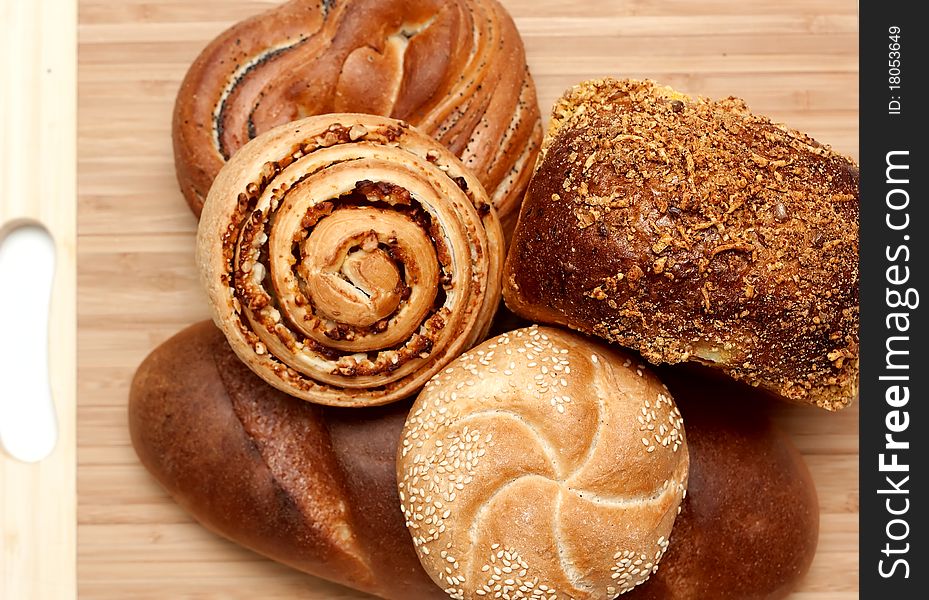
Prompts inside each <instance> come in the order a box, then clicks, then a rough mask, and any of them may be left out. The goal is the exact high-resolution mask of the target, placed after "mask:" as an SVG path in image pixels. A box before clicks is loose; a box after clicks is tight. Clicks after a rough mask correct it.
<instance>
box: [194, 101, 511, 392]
mask: <svg viewBox="0 0 929 600" xmlns="http://www.w3.org/2000/svg"><path fill="white" fill-rule="evenodd" d="M197 244H198V258H197V260H198V264H199V266H200V272H201V279H202V282H203V285H204V287H205V288H206V290H207V292H208V294H209V298H210V303H211V307H212V309H213V315H214V320H215V321H216V323H217V324H218V325H219V326H220V328H221V329H222V330H223V331H224V333H225V334H226V337H227V338H228V339H229V341H230V344H231V345H232V348H233V349H234V350H235V351H236V353H237V354H238V355H239V357H240V358H241V359H242V360H243V361H244V362H245V363H246V364H247V365H248V366H249V367H251V368H252V369H253V370H254V371H255V372H256V373H258V374H259V375H260V376H261V377H262V378H264V379H265V381H267V382H268V383H270V384H271V385H273V386H275V387H277V388H278V389H280V390H282V391H285V392H287V393H289V394H291V395H293V396H296V397H299V398H303V399H305V400H311V401H313V402H318V403H320V404H332V405H342V406H362V405H377V404H385V403H388V402H393V401H396V400H399V399H402V398H405V397H408V396H410V395H411V394H413V393H415V392H416V390H418V389H419V388H420V387H422V385H423V384H424V383H425V382H426V381H427V380H428V379H429V377H431V376H432V375H433V374H435V373H436V372H437V371H438V370H439V369H441V368H442V367H443V366H444V365H445V364H447V363H448V362H449V361H451V360H452V359H454V358H455V357H456V356H457V355H458V354H460V353H461V352H462V351H464V350H465V349H467V348H469V347H471V346H472V345H474V344H475V343H476V342H477V341H479V339H481V338H482V337H483V336H484V335H485V334H486V333H487V330H488V328H489V327H490V323H491V320H492V318H493V314H494V311H495V310H496V308H497V305H498V303H499V297H500V273H501V270H502V261H503V234H502V231H501V229H500V224H499V221H498V220H497V217H496V214H495V211H494V209H493V208H492V206H491V205H490V201H489V199H488V198H487V196H486V194H485V193H484V189H483V188H482V187H481V184H480V182H478V181H477V179H476V178H475V176H474V175H473V174H472V173H471V172H470V171H469V170H467V169H466V168H465V167H464V166H463V165H462V164H461V162H460V161H459V160H458V159H457V158H456V157H455V156H454V155H453V154H452V153H451V152H449V151H448V150H446V149H445V148H444V147H443V146H442V145H441V144H439V143H437V142H436V141H434V140H432V139H431V138H429V137H426V136H425V135H423V134H421V133H419V132H418V131H416V130H415V129H413V128H411V127H410V126H409V125H407V124H406V123H404V122H402V121H396V120H393V119H388V118H386V117H376V116H370V115H358V114H333V115H322V116H316V117H309V118H307V119H302V120H299V121H294V122H291V123H287V124H285V125H282V126H281V127H278V128H276V129H273V130H271V131H269V132H267V133H265V134H263V135H261V136H259V137H258V138H256V139H255V140H253V141H252V142H250V143H249V144H247V145H246V146H245V147H243V148H242V149H241V150H239V151H238V152H237V153H236V154H235V156H234V157H233V158H232V159H231V160H230V161H229V163H228V164H227V165H226V167H225V168H223V170H222V171H221V172H220V174H219V176H218V177H217V178H216V180H215V182H214V184H213V187H212V188H211V189H210V194H209V196H208V197H207V201H206V203H205V205H204V207H203V215H202V218H201V220H200V227H199V231H198V240H197Z"/></svg>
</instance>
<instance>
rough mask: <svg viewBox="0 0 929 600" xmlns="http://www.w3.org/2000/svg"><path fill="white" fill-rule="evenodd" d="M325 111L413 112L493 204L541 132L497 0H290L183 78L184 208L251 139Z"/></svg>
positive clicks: (179, 115) (245, 25) (196, 205)
mask: <svg viewBox="0 0 929 600" xmlns="http://www.w3.org/2000/svg"><path fill="white" fill-rule="evenodd" d="M332 112H359V113H370V114H377V115H385V116H391V117H394V118H397V119H403V120H405V121H407V122H409V123H411V124H412V125H415V126H417V127H418V128H419V129H420V130H421V131H423V132H425V133H426V134H428V135H430V136H432V137H434V138H435V139H437V140H439V141H440V142H441V143H442V144H444V145H445V146H446V147H448V148H449V149H450V150H451V151H452V152H453V153H455V154H456V155H458V156H459V157H460V158H461V159H462V161H463V162H464V163H465V165H466V166H467V167H468V168H470V169H471V170H472V171H473V172H474V173H475V174H476V175H477V177H478V179H479V180H480V181H481V183H482V184H483V185H484V187H485V188H486V190H487V192H488V193H489V194H490V196H491V200H492V201H493V204H494V206H495V207H496V208H497V210H498V213H499V214H500V216H501V217H504V216H505V215H508V214H510V213H514V211H515V209H516V208H518V205H519V202H520V201H521V198H522V193H523V191H524V189H525V187H526V184H527V183H528V181H529V176H530V175H531V172H532V168H533V166H534V164H535V158H536V155H537V153H538V147H539V143H540V141H541V137H542V133H541V131H542V130H541V121H540V116H539V107H538V101H537V100H536V92H535V86H534V84H533V82H532V78H531V77H530V75H529V71H528V68H527V67H526V57H525V52H524V49H523V44H522V40H521V39H520V37H519V33H518V32H517V30H516V27H515V25H514V24H513V21H512V19H511V18H510V16H509V15H508V14H507V13H506V11H505V10H504V9H503V7H502V6H500V4H498V3H497V2H496V0H415V1H414V0H324V1H322V2H320V1H319V0H291V1H290V2H287V3H286V4H283V5H281V6H280V7H278V8H275V9H273V10H270V11H268V12H265V13H263V14H260V15H258V16H255V17H253V18H251V19H248V20H246V21H242V22H241V23H238V24H237V25H235V26H233V27H232V28H230V29H229V30H227V31H225V32H224V33H222V34H221V35H220V36H219V37H218V38H216V39H215V40H214V41H213V42H212V43H210V45H209V46H207V48H206V49H205V50H204V51H203V52H202V53H201V54H200V56H199V57H198V58H197V59H196V61H195V62H194V63H193V65H192V66H191V67H190V70H189V71H188V73H187V76H186V78H185V79H184V82H183V84H182V85H181V89H180V91H179V93H178V96H177V102H176V105H175V111H174V153H175V165H176V168H177V176H178V181H179V183H180V186H181V189H182V191H183V193H184V196H185V197H186V199H187V201H188V203H189V204H190V207H191V209H193V211H194V212H195V213H196V214H199V213H200V210H201V209H202V206H203V200H204V198H205V197H206V194H207V192H208V190H209V188H210V184H211V182H212V181H213V178H214V177H215V176H216V173H217V172H219V169H220V168H221V167H222V166H223V163H224V162H225V161H226V160H228V159H229V157H230V156H232V155H233V153H235V152H236V151H237V150H238V149H239V148H240V147H242V146H243V145H244V144H245V143H246V142H248V140H250V139H252V138H254V137H255V136H257V135H259V134H261V133H262V132H264V131H267V130H268V129H271V128H272V127H275V126H277V125H281V124H283V123H286V122H288V121H292V120H295V119H299V118H302V117H306V116H310V115H317V114H324V113H332ZM515 216H516V215H515V213H514V214H513V218H514V220H515Z"/></svg>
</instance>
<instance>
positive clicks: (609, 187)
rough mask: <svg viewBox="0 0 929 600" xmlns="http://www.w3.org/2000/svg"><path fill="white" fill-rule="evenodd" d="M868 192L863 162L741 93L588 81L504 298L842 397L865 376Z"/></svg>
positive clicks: (782, 383)
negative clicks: (862, 286) (707, 95)
mask: <svg viewBox="0 0 929 600" xmlns="http://www.w3.org/2000/svg"><path fill="white" fill-rule="evenodd" d="M858 202H859V198H858V166H857V165H856V164H855V163H854V162H853V161H852V160H850V159H848V158H846V157H844V156H841V155H839V154H838V153H836V152H834V151H832V150H831V149H830V148H829V147H828V146H824V145H821V144H819V143H818V142H816V141H815V140H813V139H811V138H810V137H808V136H806V135H804V134H802V133H800V132H797V131H793V130H790V129H787V128H785V127H783V126H781V125H777V124H774V123H772V122H771V121H770V120H769V119H767V118H765V117H761V116H757V115H753V114H752V113H750V112H749V111H748V108H747V107H746V106H745V104H744V102H743V101H741V100H739V99H737V98H727V99H724V100H720V101H712V100H708V99H704V98H693V97H689V96H686V95H684V94H681V93H678V92H676V91H674V90H672V89H670V88H667V87H663V86H660V85H658V84H656V83H654V82H651V81H632V80H622V81H619V80H613V79H604V80H598V81H591V82H587V83H583V84H581V85H579V86H577V87H575V88H574V89H572V90H571V91H569V92H568V93H567V94H566V95H565V96H564V97H563V98H562V99H561V100H560V101H559V102H558V103H557V104H556V106H555V107H554V110H553V112H552V121H551V126H550V129H549V132H548V135H547V137H546V140H545V142H544V144H543V150H542V154H541V156H540V162H539V166H538V168H537V171H536V173H535V175H534V177H533V180H532V181H531V182H530V186H529V190H528V192H527V195H526V199H525V202H524V204H523V207H522V210H521V213H520V217H519V224H518V227H517V231H516V233H515V234H514V239H513V243H512V244H511V247H510V251H509V256H508V258H507V265H506V270H505V275H504V297H505V300H506V303H507V306H508V307H509V308H510V309H511V310H513V311H514V312H516V313H517V314H519V315H521V316H523V317H525V318H528V319H531V320H535V321H538V322H545V323H554V324H562V325H567V326H570V327H572V328H575V329H578V330H581V331H584V332H586V333H589V334H593V335H598V336H600V337H603V338H605V339H607V340H610V341H613V342H616V343H619V344H621V345H624V346H627V347H629V348H633V349H635V350H637V351H639V352H640V353H641V354H642V356H644V357H645V358H646V359H648V360H649V361H650V362H652V363H656V364H658V363H679V362H683V361H698V362H701V363H704V364H707V365H710V366H714V367H716V368H719V369H721V370H723V371H724V372H725V373H727V374H728V375H729V376H731V377H733V378H735V379H738V380H741V381H744V382H747V383H749V384H751V385H753V386H759V387H762V388H765V389H767V390H770V391H772V392H774V393H776V394H778V395H780V396H781V397H783V398H786V399H789V400H792V401H796V402H800V403H810V404H814V405H816V406H819V407H822V408H825V409H827V410H838V409H841V408H843V407H845V406H847V405H848V404H849V403H850V402H851V401H852V400H853V399H854V398H855V397H856V396H857V388H858V344H859V341H858V327H859V316H858V223H859V215H858Z"/></svg>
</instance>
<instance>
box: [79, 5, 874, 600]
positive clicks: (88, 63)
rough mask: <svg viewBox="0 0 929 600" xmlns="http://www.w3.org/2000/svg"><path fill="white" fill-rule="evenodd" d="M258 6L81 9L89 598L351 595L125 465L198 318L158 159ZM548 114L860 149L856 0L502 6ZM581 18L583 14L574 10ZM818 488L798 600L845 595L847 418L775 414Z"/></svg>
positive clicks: (83, 578) (82, 385) (173, 189)
mask: <svg viewBox="0 0 929 600" xmlns="http://www.w3.org/2000/svg"><path fill="white" fill-rule="evenodd" d="M273 4H275V2H272V1H263V0H262V1H259V0H225V1H223V2H219V0H209V1H203V2H190V1H189V0H81V8H80V27H79V34H80V52H79V61H80V64H79V155H80V157H79V182H78V185H79V252H78V278H79V280H78V283H79V304H78V311H79V313H78V317H79V331H78V343H79V379H78V395H79V403H78V410H79V428H78V444H79V447H78V450H79V452H78V460H79V465H78V494H79V504H78V519H79V530H78V536H79V538H78V541H79V544H78V576H79V587H80V593H81V596H82V597H84V598H95V599H96V598H99V599H109V598H113V599H122V598H126V597H132V598H141V599H144V598H152V599H156V598H157V599H162V598H254V597H259V598H296V597H300V598H310V599H322V598H328V599H348V598H362V597H363V596H362V595H360V594H357V593H355V592H352V591H348V590H345V589H343V588H340V587H338V586H335V585H333V584H329V583H326V582H321V581H319V580H316V579H313V578H311V577H309V576H306V575H302V574H300V573H298V572H295V571H293V570H290V569H288V568H286V567H283V566H280V565H276V564H274V563H272V562H270V561H268V560H265V559H263V558H261V557H258V556H256V555H254V554H252V553H251V552H248V551H246V550H243V549H241V548H238V547H236V546H234V545H233V544H231V543H228V542H225V541H223V540H221V539H220V538H218V537H216V536H215V535H213V534H210V533H208V532H207V531H205V530H203V529H202V528H200V527H199V526H198V525H196V524H195V523H193V522H192V520H191V519H190V518H189V517H188V516H187V515H186V514H184V513H183V512H182V511H181V510H180V509H179V508H178V507H177V506H175V505H174V504H173V502H171V501H170V500H169V499H168V498H167V496H166V495H165V494H164V492H163V491H162V490H161V489H160V488H159V487H158V485H157V484H156V483H155V482H154V480H152V479H151V477H149V476H148V474H147V473H146V472H145V471H144V470H143V469H142V467H141V466H140V465H139V464H138V462H137V460H136V458H135V455H134V453H133V451H132V448H131V446H130V445H129V434H128V430H127V427H126V401H127V394H128V389H129V382H130V379H131V377H132V374H133V372H134V370H135V368H136V366H138V364H139V363H140V362H141V360H142V359H143V358H144V357H145V355H146V354H147V353H148V352H149V351H150V350H151V349H152V348H154V346H155V345H157V344H158V343H160V342H162V341H163V340H165V339H166V338H168V337H169V336H170V335H172V334H174V333H175V332H177V331H178V330H180V329H181V328H182V327H184V326H186V325H188V324H190V323H193V322H194V321H196V320H199V319H203V318H207V316H208V311H207V307H206V300H205V296H204V294H203V293H202V292H201V290H200V288H199V285H198V283H197V277H196V272H195V267H194V261H193V251H194V233H195V227H196V223H195V221H194V218H193V217H192V216H191V214H190V212H189V211H188V209H187V206H186V204H185V203H184V200H183V198H182V196H181V194H180V191H179V190H178V188H177V185H176V182H175V178H174V168H173V164H172V155H171V136H170V122H171V109H172V104H173V100H174V94H175V92H176V90H177V87H178V85H179V83H180V81H181V78H182V77H183V75H184V72H185V70H186V68H187V65H188V64H189V63H190V61H192V60H193V58H194V57H195V56H196V55H197V53H198V52H199V51H200V49H201V48H202V47H203V46H204V45H205V44H206V43H207V42H208V41H209V40H210V39H211V38H212V37H213V36H214V35H216V34H217V33H219V32H220V31H222V30H223V29H224V28H225V27H227V26H228V25H230V24H231V23H232V22H234V21H237V20H239V19H241V18H243V17H246V16H248V15H251V14H253V13H255V12H257V11H260V10H262V9H264V8H267V7H268V6H271V5H273ZM504 4H505V5H506V6H507V8H509V10H510V11H511V13H512V14H513V16H514V18H515V19H516V22H517V25H518V27H519V28H520V31H521V32H522V34H523V38H524V40H525V43H526V52H527V55H528V60H529V64H530V67H531V69H532V72H533V75H534V77H535V80H536V84H537V86H538V88H539V96H540V103H541V107H542V111H543V113H547V111H548V109H549V108H550V107H551V105H552V103H553V102H554V100H555V98H556V97H557V96H558V95H560V94H561V92H562V91H563V90H564V89H565V88H567V87H569V86H570V85H572V84H573V83H576V82H577V81H580V80H582V79H585V78H591V77H596V76H601V75H617V76H631V77H651V78H653V79H656V80H659V81H662V82H664V83H668V84H670V85H672V86H674V87H676V88H678V89H680V90H682V91H686V92H691V93H696V94H702V95H707V96H712V97H721V96H728V95H737V96H741V97H744V98H745V99H746V100H747V102H748V104H749V106H750V107H751V108H752V109H753V110H755V111H756V112H760V113H764V114H768V115H770V116H771V117H772V118H774V119H775V120H779V121H782V122H784V123H787V124H788V125H790V126H793V127H796V128H799V129H801V130H804V131H806V132H808V133H810V134H812V135H813V136H814V137H815V138H817V139H819V140H820V141H822V142H826V143H829V144H831V145H833V146H834V147H835V148H836V149H837V150H839V151H841V152H843V153H846V154H848V155H851V156H853V157H857V153H858V149H857V146H858V128H857V123H858V59H857V56H858V21H857V13H856V10H857V5H856V3H855V2H853V1H850V0H812V1H811V0H759V1H753V2H744V1H739V0H706V1H704V2H693V1H692V0H625V1H624V0H584V2H583V3H568V2H561V1H559V0H504ZM579 5H582V6H583V8H579ZM776 418H777V419H778V421H780V422H781V423H782V424H783V425H784V426H785V427H786V428H787V430H788V431H789V432H790V433H791V435H792V437H793V439H794V441H795V442H796V443H797V445H798V446H799V447H800V449H801V450H802V451H803V453H804V454H805V455H806V457H807V461H808V463H809V465H810V468H811V470H812V472H813V476H814V478H815V480H816V484H817V488H818V491H819V496H820V502H821V507H822V526H821V535H820V545H819V551H818V553H817V555H816V559H815V561H814V563H813V567H812V570H811V572H810V574H809V575H808V576H807V578H806V579H805V581H804V582H803V586H802V589H801V590H800V591H798V592H797V593H796V594H795V595H794V596H793V598H794V599H795V600H827V599H829V600H831V599H847V598H857V597H858V592H857V588H858V550H857V546H858V408H857V405H855V406H852V407H851V408H849V409H848V410H846V411H843V412H841V413H839V414H827V413H825V412H824V411H819V410H815V409H810V408H805V407H793V406H786V405H785V406H782V407H778V409H777V414H776Z"/></svg>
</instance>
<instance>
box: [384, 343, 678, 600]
mask: <svg viewBox="0 0 929 600" xmlns="http://www.w3.org/2000/svg"><path fill="white" fill-rule="evenodd" d="M687 469H688V454H687V442H686V439H685V434H684V427H683V422H682V420H681V416H680V413H679V412H678V409H677V407H676V406H675V404H674V400H673V399H672V398H671V393H670V392H669V391H668V389H667V388H666V387H665V386H664V385H662V384H661V382H660V381H658V379H657V378H656V377H655V376H654V375H653V374H652V373H651V372H649V371H648V370H647V369H646V368H645V366H644V365H641V364H636V363H635V361H634V359H633V357H631V356H629V355H626V354H623V353H620V352H618V351H616V350H613V349H610V348H607V347H605V346H601V345H597V344H593V343H591V342H589V341H588V340H586V339H584V338H582V337H581V336H578V335H575V334H571V333H568V332H563V331H559V330H557V329H548V328H537V327H530V328H525V329H517V330H515V331H512V332H509V333H505V334H503V335H501V336H499V337H497V338H492V339H490V340H487V341H486V342H484V343H483V344H481V345H479V346H477V347H476V348H474V349H473V350H471V351H469V352H466V353H464V354H462V355H461V356H460V357H459V358H458V359H457V360H455V361H454V362H452V363H451V365H449V367H448V368H447V369H445V370H444V371H443V372H442V373H441V374H439V375H437V376H436V377H433V378H432V379H431V380H430V381H429V383H428V384H426V387H425V389H424V390H423V391H422V393H420V394H419V397H418V398H417V399H416V401H415V402H414V403H413V407H412V409H411V410H410V416H409V417H408V418H407V421H406V426H405V427H404V429H403V435H402V437H401V442H400V451H399V456H398V459H397V480H398V487H399V490H400V501H401V505H402V507H403V512H404V515H405V516H406V525H407V527H408V528H409V530H410V533H411V534H412V537H413V545H414V546H415V547H416V550H417V552H418V553H419V558H420V561H422V563H423V566H424V567H425V570H426V572H427V573H428V574H429V576H430V577H431V578H432V580H433V581H435V582H436V583H437V584H438V585H439V587H441V588H442V589H444V590H445V592H446V593H447V594H448V596H449V597H450V598H457V599H459V600H465V599H468V600H474V599H476V598H481V597H489V598H515V597H522V598H532V599H541V598H546V599H547V598H552V597H555V598H575V599H578V600H581V599H587V598H589V599H593V598H614V597H616V596H617V595H619V594H623V593H625V592H628V591H629V590H630V589H632V588H633V587H635V586H636V585H639V584H641V583H642V582H643V581H645V580H646V579H647V578H648V577H649V575H651V574H652V573H653V572H655V571H656V570H657V569H658V565H659V561H660V560H661V557H662V556H663V555H664V553H665V551H666V550H667V548H668V540H669V537H670V536H671V527H672V525H673V524H674V518H675V516H676V515H677V512H678V509H679V506H680V502H681V500H682V498H683V496H684V493H685V490H686V485H687Z"/></svg>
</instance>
